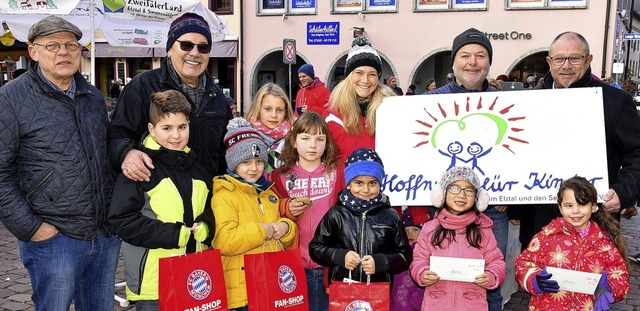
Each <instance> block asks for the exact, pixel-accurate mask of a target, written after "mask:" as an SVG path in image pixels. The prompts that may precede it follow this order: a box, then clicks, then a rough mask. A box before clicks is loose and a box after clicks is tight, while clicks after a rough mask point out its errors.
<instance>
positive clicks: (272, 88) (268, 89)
mask: <svg viewBox="0 0 640 311" xmlns="http://www.w3.org/2000/svg"><path fill="white" fill-rule="evenodd" d="M267 95H272V96H275V97H279V98H281V99H282V100H283V101H284V105H285V109H286V112H285V115H284V119H285V120H287V121H289V123H293V121H294V117H293V109H292V108H291V103H290V102H289V97H288V96H287V93H286V92H285V91H284V90H283V89H282V88H281V87H280V86H278V85H277V84H274V83H267V84H265V85H263V86H262V87H261V88H260V89H259V90H258V93H256V96H255V97H254V98H253V102H251V107H249V111H247V115H246V116H245V118H246V119H247V121H249V123H251V124H252V125H253V124H255V123H256V121H258V120H260V109H261V108H262V99H264V97H265V96H267Z"/></svg>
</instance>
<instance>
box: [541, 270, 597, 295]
mask: <svg viewBox="0 0 640 311" xmlns="http://www.w3.org/2000/svg"><path fill="white" fill-rule="evenodd" d="M547 272H549V273H551V274H552V275H553V276H551V279H552V280H556V281H557V282H558V285H560V290H566V291H569V292H575V293H583V294H587V295H593V293H595V291H596V287H597V286H598V282H600V277H601V276H602V275H601V274H598V273H589V272H583V271H574V270H568V269H561V268H554V267H547Z"/></svg>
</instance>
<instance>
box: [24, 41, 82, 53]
mask: <svg viewBox="0 0 640 311" xmlns="http://www.w3.org/2000/svg"><path fill="white" fill-rule="evenodd" d="M63 44H64V48H65V49H67V51H69V52H75V51H77V50H78V49H79V48H80V43H79V42H78V41H69V42H66V43H59V42H55V41H51V42H47V43H45V44H40V43H33V45H39V46H44V48H45V49H46V50H47V51H49V52H51V53H55V52H58V51H59V50H60V46H61V45H63Z"/></svg>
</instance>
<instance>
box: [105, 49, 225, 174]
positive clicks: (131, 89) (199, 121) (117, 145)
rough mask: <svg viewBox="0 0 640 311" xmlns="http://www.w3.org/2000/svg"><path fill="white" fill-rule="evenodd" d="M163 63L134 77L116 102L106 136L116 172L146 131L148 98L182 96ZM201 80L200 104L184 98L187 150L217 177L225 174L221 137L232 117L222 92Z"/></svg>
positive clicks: (208, 81)
mask: <svg viewBox="0 0 640 311" xmlns="http://www.w3.org/2000/svg"><path fill="white" fill-rule="evenodd" d="M167 62H168V59H167V58H165V59H164V60H163V61H162V65H161V67H160V68H158V69H154V70H149V71H147V72H144V73H141V74H139V75H137V76H135V78H133V79H132V80H131V81H130V82H129V83H127V85H126V86H125V87H124V89H123V90H122V93H121V94H120V97H119V98H118V104H117V105H116V108H115V110H114V111H113V119H112V120H111V124H110V126H109V136H108V143H109V157H110V159H111V162H112V164H113V166H114V168H115V169H116V170H120V165H121V164H122V162H123V161H124V158H125V155H126V153H127V151H129V149H131V148H134V147H135V146H136V144H137V143H138V142H139V141H141V140H142V137H143V135H144V134H145V132H146V131H147V123H149V106H150V105H151V94H153V93H155V92H162V91H166V90H176V91H179V92H181V93H183V94H184V92H183V91H182V88H181V86H179V85H177V84H176V83H175V82H174V81H173V80H172V79H171V78H170V77H169V68H168V66H169V65H168V63H167ZM205 79H206V86H205V89H206V91H205V93H204V95H203V96H202V100H201V102H200V103H193V102H191V99H190V98H189V96H186V95H185V97H186V98H187V100H189V102H190V103H191V107H192V110H191V115H189V128H190V137H189V147H190V148H191V150H193V151H195V153H196V156H197V159H196V160H197V161H198V162H199V163H200V164H202V165H203V166H204V167H205V168H206V169H207V171H208V172H209V174H210V175H211V176H217V175H222V174H224V172H226V167H227V164H226V162H225V159H224V155H225V145H224V135H225V134H226V132H227V124H228V123H229V120H231V118H232V117H233V115H232V113H231V108H230V107H229V105H228V104H227V99H226V97H225V96H224V94H223V93H222V89H220V88H219V87H218V86H217V85H216V84H215V83H214V82H213V79H212V78H211V76H210V75H209V74H208V73H206V72H205Z"/></svg>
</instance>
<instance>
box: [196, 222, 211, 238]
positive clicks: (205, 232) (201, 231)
mask: <svg viewBox="0 0 640 311" xmlns="http://www.w3.org/2000/svg"><path fill="white" fill-rule="evenodd" d="M207 237H209V228H208V227H207V225H206V224H204V223H200V225H198V227H197V228H196V230H195V231H193V238H195V239H196V241H198V242H200V243H202V241H204V240H206V239H207Z"/></svg>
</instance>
